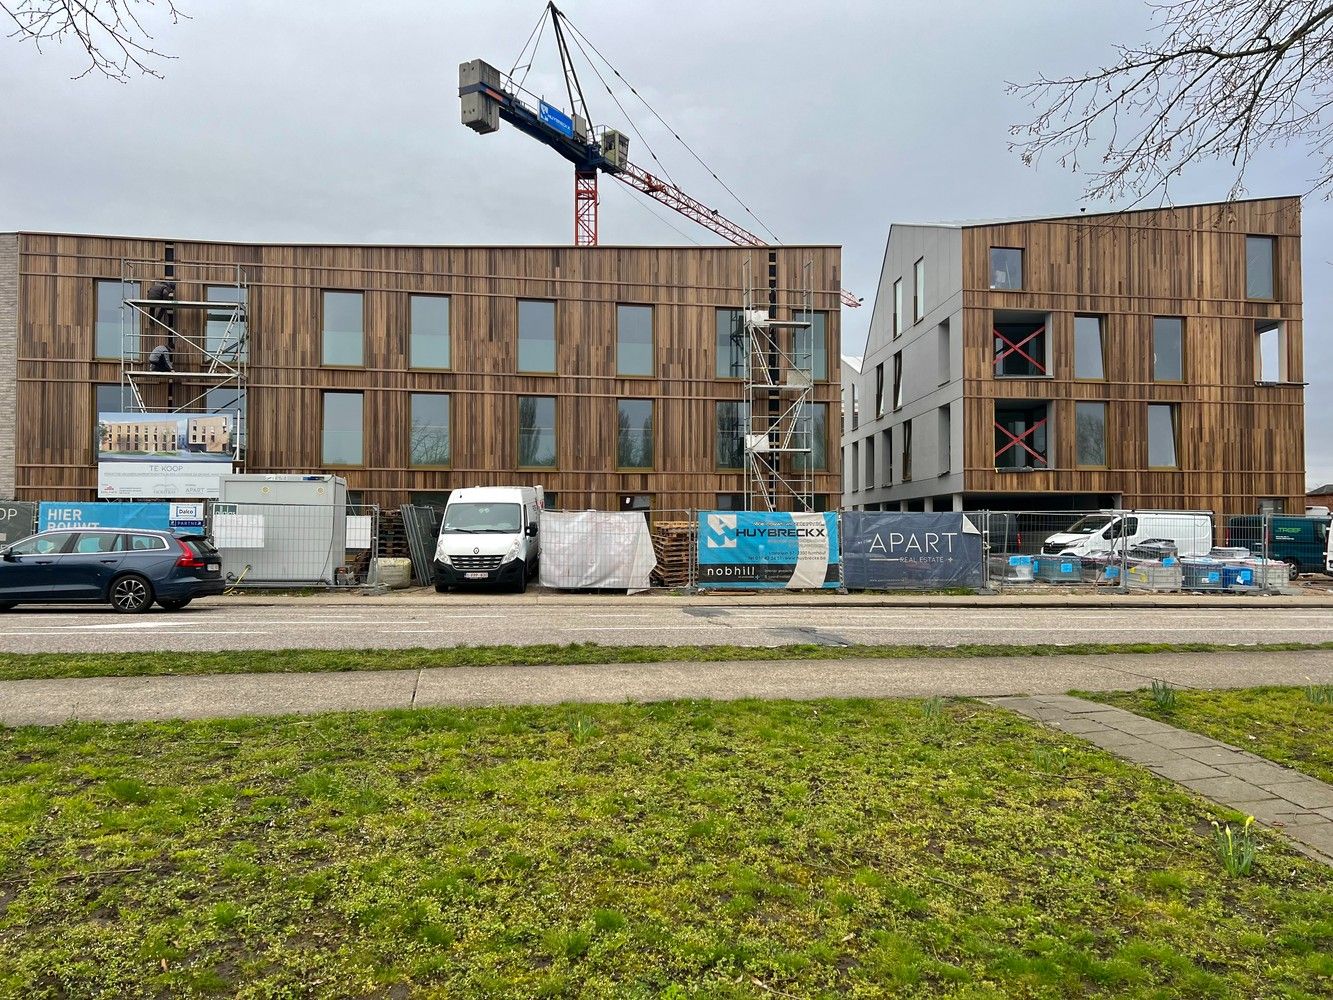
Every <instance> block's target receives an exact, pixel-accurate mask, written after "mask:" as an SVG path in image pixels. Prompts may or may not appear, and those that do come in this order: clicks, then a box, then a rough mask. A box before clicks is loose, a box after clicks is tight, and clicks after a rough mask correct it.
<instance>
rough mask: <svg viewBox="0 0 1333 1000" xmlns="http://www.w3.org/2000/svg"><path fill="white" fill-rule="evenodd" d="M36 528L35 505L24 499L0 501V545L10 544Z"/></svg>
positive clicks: (26, 535) (25, 536)
mask: <svg viewBox="0 0 1333 1000" xmlns="http://www.w3.org/2000/svg"><path fill="white" fill-rule="evenodd" d="M36 530H37V505H36V504H35V503H31V502H28V501H24V500H15V501H10V502H8V503H0V545H12V544H13V543H14V542H17V541H18V540H19V539H20V538H27V537H28V536H29V535H31V534H32V533H33V532H35V531H36Z"/></svg>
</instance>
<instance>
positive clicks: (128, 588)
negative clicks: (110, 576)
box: [110, 573, 153, 615]
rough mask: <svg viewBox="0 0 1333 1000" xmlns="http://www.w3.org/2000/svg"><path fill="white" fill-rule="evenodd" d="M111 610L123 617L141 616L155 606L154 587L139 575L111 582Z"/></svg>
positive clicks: (126, 576) (118, 578)
mask: <svg viewBox="0 0 1333 1000" xmlns="http://www.w3.org/2000/svg"><path fill="white" fill-rule="evenodd" d="M110 599H111V609H112V610H113V611H117V612H119V613H120V614H122V615H141V614H143V613H144V612H145V611H147V610H148V609H149V608H151V607H152V606H153V585H152V584H151V583H149V582H148V580H147V579H145V578H144V577H142V576H140V575H139V574H138V573H128V574H126V575H125V576H121V577H117V578H116V579H115V580H113V581H112V582H111V593H110Z"/></svg>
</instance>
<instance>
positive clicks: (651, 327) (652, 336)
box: [616, 302, 657, 379]
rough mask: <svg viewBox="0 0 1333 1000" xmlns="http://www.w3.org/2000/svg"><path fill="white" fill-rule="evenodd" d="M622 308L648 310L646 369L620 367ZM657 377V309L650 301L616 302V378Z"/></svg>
mask: <svg viewBox="0 0 1333 1000" xmlns="http://www.w3.org/2000/svg"><path fill="white" fill-rule="evenodd" d="M622 309H647V310H648V371H646V372H627V371H624V370H622V369H621V367H620V348H621V341H620V311H621V310H622ZM656 377H657V309H656V307H655V306H654V305H653V303H651V302H647V303H645V302H617V303H616V378H649V379H651V378H656Z"/></svg>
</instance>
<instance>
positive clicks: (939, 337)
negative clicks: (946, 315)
mask: <svg viewBox="0 0 1333 1000" xmlns="http://www.w3.org/2000/svg"><path fill="white" fill-rule="evenodd" d="M935 338H936V362H937V364H938V367H939V377H940V385H948V383H949V382H950V380H951V379H952V377H953V344H952V342H951V339H950V338H951V331H950V329H949V321H948V320H947V319H946V320H945V321H944V322H943V323H941V324H940V325H939V326H938V327H936V329H935Z"/></svg>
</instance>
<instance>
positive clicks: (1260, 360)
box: [1254, 320, 1287, 382]
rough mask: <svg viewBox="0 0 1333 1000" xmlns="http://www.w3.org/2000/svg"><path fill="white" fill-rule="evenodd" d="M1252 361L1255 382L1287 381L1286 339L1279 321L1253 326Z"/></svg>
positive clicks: (1264, 321)
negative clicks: (1253, 362) (1253, 363)
mask: <svg viewBox="0 0 1333 1000" xmlns="http://www.w3.org/2000/svg"><path fill="white" fill-rule="evenodd" d="M1254 360H1255V381H1256V382H1285V381H1287V338H1286V331H1285V328H1284V327H1283V325H1282V323H1281V322H1280V321H1278V320H1260V321H1259V322H1257V323H1255V324H1254Z"/></svg>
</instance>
